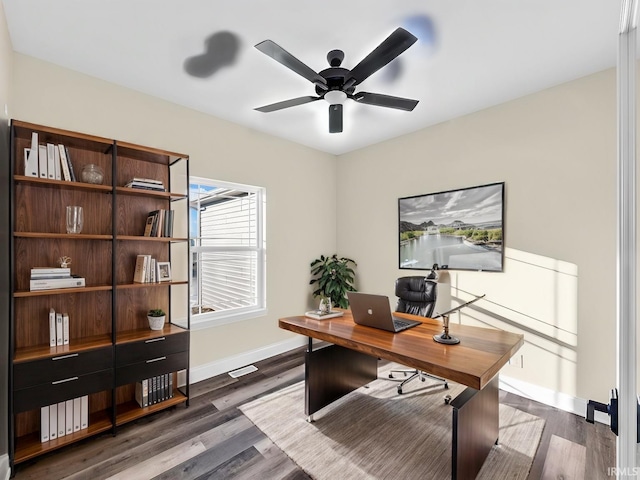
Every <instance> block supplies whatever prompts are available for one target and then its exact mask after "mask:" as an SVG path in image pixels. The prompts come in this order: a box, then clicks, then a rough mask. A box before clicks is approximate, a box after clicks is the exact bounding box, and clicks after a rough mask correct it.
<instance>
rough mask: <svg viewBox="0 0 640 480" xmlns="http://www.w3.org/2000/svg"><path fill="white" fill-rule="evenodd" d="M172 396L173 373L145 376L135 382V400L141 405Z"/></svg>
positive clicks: (144, 405)
mask: <svg viewBox="0 0 640 480" xmlns="http://www.w3.org/2000/svg"><path fill="white" fill-rule="evenodd" d="M170 398H173V373H165V374H163V375H158V376H156V377H151V378H146V379H144V380H142V381H141V382H137V383H136V402H138V405H140V406H141V407H148V406H149V405H154V404H156V403H160V402H163V401H165V400H168V399H170Z"/></svg>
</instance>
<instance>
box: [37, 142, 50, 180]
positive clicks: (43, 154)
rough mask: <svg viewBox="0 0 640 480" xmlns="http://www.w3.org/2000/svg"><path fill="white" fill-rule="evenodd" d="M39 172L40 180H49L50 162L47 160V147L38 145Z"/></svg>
mask: <svg viewBox="0 0 640 480" xmlns="http://www.w3.org/2000/svg"><path fill="white" fill-rule="evenodd" d="M38 148H39V150H38V172H40V178H49V174H48V172H49V161H48V160H47V146H46V145H38Z"/></svg>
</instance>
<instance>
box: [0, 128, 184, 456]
mask: <svg viewBox="0 0 640 480" xmlns="http://www.w3.org/2000/svg"><path fill="white" fill-rule="evenodd" d="M34 132H35V133H37V134H38V143H39V144H40V145H43V144H50V143H51V144H54V145H60V144H62V145H64V147H65V148H64V149H65V151H66V153H67V154H68V156H69V160H70V163H71V165H70V168H72V169H73V172H74V173H75V176H76V181H67V180H64V178H63V175H61V179H56V178H41V177H33V176H28V175H26V172H25V149H29V148H30V147H31V141H32V134H33V133H34ZM58 148H60V147H58ZM10 154H11V161H10V167H9V168H10V172H8V175H7V176H6V178H9V179H10V185H9V188H10V192H11V198H12V202H11V205H12V211H11V232H12V235H11V245H10V248H11V258H12V260H11V266H10V267H11V294H12V295H11V306H10V310H11V323H10V335H11V338H10V358H9V363H10V369H11V371H12V373H11V377H12V378H13V381H12V382H11V388H13V390H12V392H11V395H12V398H11V400H10V412H9V413H10V415H11V416H12V417H13V421H12V422H10V429H11V431H10V442H9V443H10V459H11V463H12V465H13V464H14V463H19V462H23V461H26V460H29V459H32V458H35V457H37V456H39V455H42V454H44V453H48V452H51V451H53V450H56V449H59V448H62V447H64V446H67V445H70V444H73V443H75V442H77V441H79V440H82V439H86V438H87V437H90V436H93V435H96V434H98V433H101V432H104V431H109V430H111V431H112V432H113V433H117V429H116V427H117V426H118V425H121V424H123V423H126V422H128V421H131V420H133V419H137V418H141V417H143V416H145V415H149V414H151V413H154V412H157V411H160V410H162V409H164V408H168V407H170V406H173V405H177V404H181V403H186V404H187V405H188V401H189V393H188V392H189V387H188V384H189V382H188V378H189V373H188V368H189V365H188V357H189V355H188V351H189V331H188V328H189V324H190V321H189V316H190V308H189V279H188V278H178V277H176V275H177V272H175V271H174V272H172V274H173V276H174V278H173V279H172V281H167V282H161V283H133V273H134V267H135V260H136V256H137V255H139V254H145V255H151V256H153V258H155V259H157V261H160V262H170V261H171V262H177V263H179V264H182V263H184V262H186V265H189V262H190V258H189V255H190V252H189V247H188V245H189V240H188V225H186V223H188V218H189V205H188V177H189V168H188V157H187V156H186V155H182V154H179V153H174V152H168V151H166V150H162V149H156V148H152V147H147V146H138V145H134V144H132V143H125V142H119V141H117V140H113V139H108V138H103V137H99V136H95V135H90V134H84V133H79V132H72V131H68V130H63V129H58V128H54V127H49V126H44V125H36V124H33V123H28V122H21V121H17V120H13V121H12V124H11V144H10ZM88 164H94V165H97V166H99V167H100V168H101V169H102V171H103V172H104V175H103V182H102V184H91V183H85V182H83V181H82V176H81V172H82V170H83V168H84V167H85V166H86V165H88ZM174 169H175V170H174ZM174 174H175V175H174ZM134 177H136V178H150V179H154V180H159V181H161V182H162V183H163V184H164V188H165V189H166V191H149V190H142V189H133V188H127V187H124V186H123V185H125V184H126V183H128V182H129V181H130V180H131V179H132V178H134ZM172 178H182V179H184V185H175V184H171V180H172ZM67 205H79V206H82V207H83V210H84V226H83V228H82V232H81V233H79V234H68V233H66V222H65V215H66V213H65V212H66V206H67ZM160 209H162V210H177V211H179V212H180V215H179V218H180V221H182V222H184V224H182V225H180V227H181V228H180V229H179V231H180V232H181V235H176V236H174V237H145V236H143V235H142V234H143V232H144V227H145V222H146V218H147V216H148V214H149V212H152V211H154V210H160ZM185 231H186V232H187V233H186V235H184V234H183V232H185ZM176 245H182V247H181V248H180V250H179V251H180V257H179V258H178V257H176V255H177V253H175V252H177V251H178V250H176V251H175V252H174V246H176ZM185 246H186V248H185ZM185 250H186V251H187V255H186V256H185V255H184V252H185ZM62 256H68V257H71V259H72V261H71V264H70V266H71V273H72V274H74V275H78V276H80V277H82V278H84V279H85V282H86V286H85V287H80V288H57V289H51V290H37V291H31V290H30V283H29V280H30V275H31V268H33V267H36V266H37V267H57V266H59V258H60V257H62ZM177 270H178V271H180V270H185V271H187V272H188V271H189V270H190V269H189V268H186V269H184V268H183V269H177ZM174 287H179V289H176V288H174ZM185 287H186V288H185ZM185 291H186V295H185V293H184V292H185ZM176 305H178V307H176ZM153 308H162V309H164V310H165V311H166V312H167V313H168V316H167V321H166V322H167V323H166V325H165V327H164V329H163V330H161V331H152V330H150V329H149V326H148V320H147V317H146V312H147V311H148V310H150V309H153ZM50 309H54V310H55V311H56V312H64V313H68V316H69V344H67V345H58V346H50V342H49V321H48V319H49V316H48V315H49V310H50ZM176 312H179V313H176ZM180 312H181V313H180ZM171 314H173V315H177V316H178V317H180V318H178V319H177V320H178V321H179V322H180V323H181V324H183V323H184V324H185V325H186V328H182V327H181V326H178V325H175V324H174V323H173V321H172V318H171ZM116 352H120V354H116ZM162 356H166V357H168V358H169V361H167V362H166V367H165V366H164V365H165V364H163V363H162V362H160V363H159V362H151V363H148V360H149V359H151V360H153V359H154V358H161V357H162ZM147 365H148V366H147ZM163 368H166V369H169V368H170V370H166V371H165V370H163ZM179 371H184V372H185V375H186V379H187V382H186V386H185V387H184V391H183V392H181V391H179V390H175V391H174V397H173V398H170V399H168V400H165V401H163V402H161V403H158V404H155V405H152V406H150V407H145V408H141V407H140V406H138V404H137V403H136V401H135V383H136V382H139V381H141V380H143V379H145V378H149V377H151V376H158V375H162V374H169V373H170V374H172V375H174V378H177V373H176V372H179ZM28 372H36V374H34V375H28ZM49 376H51V378H48V377H49ZM39 382H42V383H39ZM65 382H69V383H68V386H66V385H67V384H66V383H65ZM65 388H66V389H67V390H65ZM67 392H69V393H67ZM84 395H88V396H89V409H90V421H89V426H88V428H87V429H84V430H81V431H79V432H75V433H73V434H70V435H66V436H63V437H59V438H57V439H54V440H50V441H47V442H44V443H41V441H40V407H43V406H48V405H53V404H55V403H59V402H62V401H65V400H69V399H71V398H76V397H78V396H84Z"/></svg>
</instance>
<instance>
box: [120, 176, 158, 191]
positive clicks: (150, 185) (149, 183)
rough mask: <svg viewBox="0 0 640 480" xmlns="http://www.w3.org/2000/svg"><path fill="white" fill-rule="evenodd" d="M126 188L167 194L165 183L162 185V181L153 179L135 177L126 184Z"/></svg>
mask: <svg viewBox="0 0 640 480" xmlns="http://www.w3.org/2000/svg"><path fill="white" fill-rule="evenodd" d="M125 187H128V188H141V189H143V190H155V191H157V192H166V190H165V188H164V183H162V182H161V181H160V180H153V179H151V178H140V177H133V178H132V179H131V180H130V181H129V182H128V183H126V184H125Z"/></svg>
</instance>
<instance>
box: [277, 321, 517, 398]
mask: <svg viewBox="0 0 640 480" xmlns="http://www.w3.org/2000/svg"><path fill="white" fill-rule="evenodd" d="M394 315H397V316H399V317H406V318H411V319H415V320H419V321H421V322H422V324H421V325H418V326H417V327H413V328H410V329H408V330H405V331H403V332H400V333H391V332H387V331H385V330H379V329H376V328H371V327H365V326H362V325H357V324H356V323H354V321H353V317H352V316H351V311H350V310H347V311H345V314H344V316H342V317H337V318H331V319H327V320H314V319H312V318H308V317H304V316H298V317H288V318H281V319H280V320H279V326H280V328H283V329H285V330H290V331H292V332H296V333H299V334H302V335H306V336H308V337H312V338H316V339H319V340H324V341H327V342H330V343H333V344H336V345H340V346H343V347H346V348H350V349H352V350H357V351H360V352H363V353H366V354H369V355H372V356H378V357H380V358H384V359H386V360H391V361H394V362H397V363H400V364H402V365H406V366H409V367H414V368H417V369H420V370H424V371H425V372H428V373H431V374H433V375H437V376H440V377H444V378H446V379H448V380H451V381H453V382H457V383H460V384H463V385H466V386H468V387H472V388H475V389H477V390H480V389H482V388H484V386H485V385H486V384H487V383H489V381H491V379H492V378H493V377H494V376H495V375H496V374H497V373H498V372H499V371H500V369H501V368H502V367H503V366H504V365H505V364H506V363H507V362H508V361H509V359H510V358H511V357H512V356H513V354H514V353H515V352H516V351H517V350H518V349H519V348H520V347H521V346H522V345H523V343H524V335H520V334H516V333H511V332H507V331H505V330H498V329H494V328H483V327H472V326H468V325H458V324H455V323H453V322H452V323H450V326H449V333H450V335H452V336H454V337H457V338H459V339H460V343H459V344H457V345H444V344H441V343H437V342H435V341H434V340H433V336H434V335H437V334H440V333H442V322H440V321H438V320H433V319H431V318H424V317H417V316H414V315H407V314H401V313H394Z"/></svg>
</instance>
